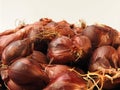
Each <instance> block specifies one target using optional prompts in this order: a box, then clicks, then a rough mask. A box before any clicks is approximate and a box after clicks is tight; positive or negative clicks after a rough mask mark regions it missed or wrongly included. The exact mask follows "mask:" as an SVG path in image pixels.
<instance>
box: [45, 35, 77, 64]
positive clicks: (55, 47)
mask: <svg viewBox="0 0 120 90" xmlns="http://www.w3.org/2000/svg"><path fill="white" fill-rule="evenodd" d="M72 45H73V43H72V40H71V39H70V38H68V37H66V36H61V37H58V38H55V39H54V40H52V41H51V42H50V44H49V47H48V53H47V56H48V57H49V59H50V62H52V63H59V64H66V63H69V62H72V61H74V60H75V57H74V55H73V54H72V53H73V52H72Z"/></svg>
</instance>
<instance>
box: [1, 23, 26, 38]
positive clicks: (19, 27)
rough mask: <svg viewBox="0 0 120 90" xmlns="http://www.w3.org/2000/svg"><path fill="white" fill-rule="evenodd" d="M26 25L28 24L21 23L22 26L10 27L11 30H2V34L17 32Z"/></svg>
mask: <svg viewBox="0 0 120 90" xmlns="http://www.w3.org/2000/svg"><path fill="white" fill-rule="evenodd" d="M25 26H26V25H20V26H17V27H16V28H15V29H9V30H5V31H3V32H0V36H3V35H9V34H12V33H15V32H17V31H19V30H20V29H22V28H24V27H25Z"/></svg>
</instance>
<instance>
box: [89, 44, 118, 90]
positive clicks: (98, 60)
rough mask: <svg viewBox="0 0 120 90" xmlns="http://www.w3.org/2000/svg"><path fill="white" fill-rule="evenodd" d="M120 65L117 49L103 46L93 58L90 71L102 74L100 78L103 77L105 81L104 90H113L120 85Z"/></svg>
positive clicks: (95, 52)
mask: <svg viewBox="0 0 120 90" xmlns="http://www.w3.org/2000/svg"><path fill="white" fill-rule="evenodd" d="M119 63H120V60H119V58H118V53H117V51H116V49H114V48H113V47H112V46H101V47H99V48H97V49H96V50H95V51H94V53H93V55H92V57H91V60H90V64H89V71H92V72H100V73H99V74H98V76H102V78H103V80H104V81H102V83H103V88H106V89H112V88H114V87H116V86H117V85H119V84H120V78H119V76H120V71H119V67H120V66H119ZM101 74H102V75H101Z"/></svg>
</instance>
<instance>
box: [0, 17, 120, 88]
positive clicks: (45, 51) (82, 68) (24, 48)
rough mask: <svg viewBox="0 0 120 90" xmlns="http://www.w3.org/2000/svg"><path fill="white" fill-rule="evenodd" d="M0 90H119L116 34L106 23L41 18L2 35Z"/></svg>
mask: <svg viewBox="0 0 120 90" xmlns="http://www.w3.org/2000/svg"><path fill="white" fill-rule="evenodd" d="M0 59H1V61H0V68H1V69H0V71H1V73H0V74H1V80H0V83H1V87H0V90H1V89H2V90H115V89H120V86H119V85H120V35H119V32H118V31H117V30H115V29H113V28H112V27H109V26H107V25H104V24H95V25H86V24H85V23H84V22H81V25H80V26H76V25H75V24H70V23H68V22H67V21H65V20H63V21H60V22H55V21H53V20H51V19H48V18H42V19H40V20H39V21H38V22H35V23H33V24H24V25H19V26H18V27H16V28H15V29H11V30H6V31H4V32H2V33H0Z"/></svg>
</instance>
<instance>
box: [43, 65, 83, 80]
mask: <svg viewBox="0 0 120 90" xmlns="http://www.w3.org/2000/svg"><path fill="white" fill-rule="evenodd" d="M70 70H75V71H76V72H78V73H81V74H83V73H84V72H83V71H82V70H81V69H79V68H74V67H70V66H67V65H59V64H51V65H47V66H46V67H45V72H46V73H47V74H48V76H49V78H50V80H53V79H55V78H57V77H58V76H60V75H62V74H63V73H66V72H68V71H70Z"/></svg>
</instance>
